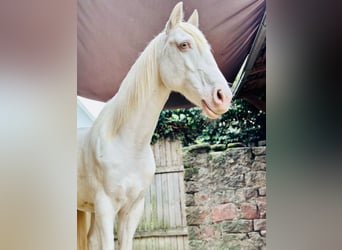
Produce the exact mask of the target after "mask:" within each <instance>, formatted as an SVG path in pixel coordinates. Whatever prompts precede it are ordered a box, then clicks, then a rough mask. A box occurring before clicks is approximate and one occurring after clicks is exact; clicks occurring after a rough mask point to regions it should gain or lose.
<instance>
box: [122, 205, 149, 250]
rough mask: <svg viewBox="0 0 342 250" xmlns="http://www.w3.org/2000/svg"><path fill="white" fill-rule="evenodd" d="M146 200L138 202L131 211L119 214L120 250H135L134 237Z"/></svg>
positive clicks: (125, 210) (123, 210)
mask: <svg viewBox="0 0 342 250" xmlns="http://www.w3.org/2000/svg"><path fill="white" fill-rule="evenodd" d="M144 201H145V199H144V198H140V199H139V200H137V201H136V202H135V203H134V204H133V206H132V207H131V208H129V209H122V210H121V211H120V212H119V214H118V245H119V250H131V249H133V236H134V233H135V230H136V229H137V227H138V224H139V221H140V218H141V215H142V213H143V211H144Z"/></svg>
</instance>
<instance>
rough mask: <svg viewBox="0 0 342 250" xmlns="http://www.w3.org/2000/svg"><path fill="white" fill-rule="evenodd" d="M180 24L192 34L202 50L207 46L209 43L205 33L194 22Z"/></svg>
mask: <svg viewBox="0 0 342 250" xmlns="http://www.w3.org/2000/svg"><path fill="white" fill-rule="evenodd" d="M178 25H179V27H180V28H181V29H182V30H184V31H185V32H186V33H188V34H189V35H190V36H192V38H193V39H194V41H195V43H196V45H197V46H198V48H199V50H200V52H203V51H204V50H205V48H206V46H208V45H209V44H208V42H207V39H206V38H205V36H204V34H203V33H202V32H201V31H200V30H199V29H198V28H196V27H195V26H193V25H192V24H190V23H187V22H181V23H179V24H178Z"/></svg>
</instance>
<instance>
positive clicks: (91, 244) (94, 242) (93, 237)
mask: <svg viewBox="0 0 342 250" xmlns="http://www.w3.org/2000/svg"><path fill="white" fill-rule="evenodd" d="M87 239H88V250H99V249H101V242H100V238H99V232H98V228H97V226H96V222H95V214H94V213H91V221H90V228H89V232H88V236H87Z"/></svg>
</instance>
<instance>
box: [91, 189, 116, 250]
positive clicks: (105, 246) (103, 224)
mask: <svg viewBox="0 0 342 250" xmlns="http://www.w3.org/2000/svg"><path fill="white" fill-rule="evenodd" d="M95 223H96V228H97V229H98V232H99V236H100V244H101V246H102V250H113V249H114V231H113V229H114V209H113V205H112V202H111V200H110V198H109V197H108V196H106V195H105V194H101V195H97V197H96V202H95Z"/></svg>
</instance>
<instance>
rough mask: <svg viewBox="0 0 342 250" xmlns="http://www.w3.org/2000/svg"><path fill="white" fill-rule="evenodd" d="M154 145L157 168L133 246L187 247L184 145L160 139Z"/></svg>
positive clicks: (148, 249) (146, 249)
mask: <svg viewBox="0 0 342 250" xmlns="http://www.w3.org/2000/svg"><path fill="white" fill-rule="evenodd" d="M152 149H153V153H154V156H155V160H156V165H157V169H156V174H155V176H154V180H153V183H152V185H151V187H150V189H149V191H148V193H147V194H146V198H145V210H144V215H143V217H142V219H141V221H140V224H139V226H138V229H137V232H136V234H135V237H134V247H133V248H134V250H188V249H189V246H188V230H187V224H186V215H185V192H184V167H183V161H182V152H181V151H182V146H181V144H180V142H179V141H175V142H170V141H168V140H161V141H158V142H157V143H156V144H155V145H153V146H152Z"/></svg>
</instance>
